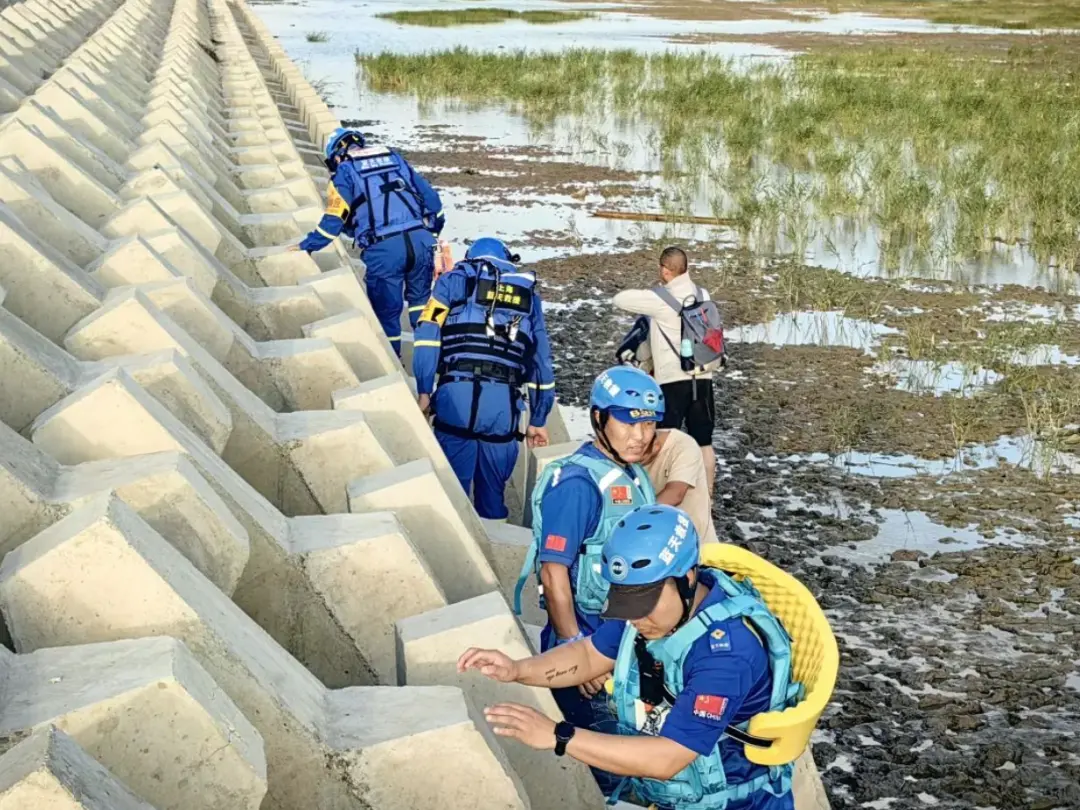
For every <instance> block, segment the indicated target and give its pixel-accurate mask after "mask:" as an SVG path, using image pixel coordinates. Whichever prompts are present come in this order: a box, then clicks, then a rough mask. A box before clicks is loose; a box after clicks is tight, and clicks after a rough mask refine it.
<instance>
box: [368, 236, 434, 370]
mask: <svg viewBox="0 0 1080 810" xmlns="http://www.w3.org/2000/svg"><path fill="white" fill-rule="evenodd" d="M434 248H435V237H434V236H433V235H432V233H431V231H427V230H423V229H421V230H417V231H410V232H409V233H403V234H399V235H397V236H391V237H388V238H386V239H384V240H382V241H381V242H376V243H375V244H374V245H372V246H371V247H369V248H367V249H366V250H364V252H363V254H362V257H363V259H364V265H365V266H366V267H367V270H366V271H365V274H364V284H365V285H366V286H367V295H368V299H369V300H370V301H371V308H372V309H373V310H375V317H377V318H378V319H379V324H380V325H381V326H382V328H383V331H384V332H386V337H387V338H388V339H389V340H390V345H391V346H393V347H394V351H395V352H397V354H398V356H399V357H400V356H401V309H402V307H404V306H405V302H406V301H408V302H409V323H411V324H412V326H413V328H414V329H415V328H416V322H417V320H419V318H420V313H421V311H422V310H423V309H424V305H425V304H426V303H427V301H428V298H430V297H431V277H432V275H433V274H434V272H435V254H434Z"/></svg>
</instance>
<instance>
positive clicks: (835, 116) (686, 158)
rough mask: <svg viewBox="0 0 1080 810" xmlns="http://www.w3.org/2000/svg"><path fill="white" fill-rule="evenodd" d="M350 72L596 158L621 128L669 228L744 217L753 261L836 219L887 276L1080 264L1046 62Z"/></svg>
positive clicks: (480, 59)
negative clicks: (1020, 260)
mask: <svg viewBox="0 0 1080 810" xmlns="http://www.w3.org/2000/svg"><path fill="white" fill-rule="evenodd" d="M357 59H358V61H359V62H360V64H361V65H362V68H363V72H364V75H365V76H366V80H367V82H368V83H369V85H370V87H371V88H372V89H373V90H375V91H377V92H390V93H407V94H415V95H416V96H418V97H419V98H420V99H421V100H425V99H426V100H434V99H437V98H452V99H456V100H458V101H460V102H462V103H465V104H474V105H491V104H493V103H504V104H507V105H509V106H510V107H511V108H512V109H513V110H514V111H515V112H517V113H519V114H521V115H523V116H524V117H525V118H526V119H527V120H528V121H529V122H530V123H531V124H532V125H533V126H534V127H535V128H536V129H537V130H543V129H545V128H551V127H554V126H555V125H556V124H557V123H558V122H560V121H565V120H566V119H567V118H568V117H573V118H575V119H578V120H579V121H581V122H583V123H584V124H585V126H584V127H583V128H582V130H581V131H582V132H583V138H589V139H591V140H592V141H593V144H594V145H595V146H598V147H601V148H603V147H605V146H609V143H608V142H609V140H611V135H610V134H609V133H610V130H611V129H612V122H614V129H615V130H617V131H623V132H626V131H634V132H637V133H639V137H640V138H641V139H643V140H644V141H646V142H647V144H648V146H649V148H650V149H651V150H652V152H653V154H654V156H655V159H656V161H657V162H658V165H659V167H660V170H661V172H662V176H663V179H664V187H663V193H662V196H663V199H664V205H665V207H666V209H667V210H668V211H669V212H671V213H672V214H680V215H682V214H686V213H690V212H691V209H695V212H696V213H711V214H712V215H714V216H717V217H721V218H731V219H734V220H735V221H736V222H737V223H738V225H739V228H740V230H741V231H742V232H743V233H744V234H745V235H746V236H747V237H749V238H753V239H754V240H755V241H754V243H755V246H756V247H759V248H762V247H765V248H768V247H769V246H770V245H769V244H766V243H768V242H772V243H774V245H775V242H776V241H777V239H779V240H780V241H781V242H782V243H783V245H784V246H785V247H786V249H787V250H789V251H790V252H791V253H794V254H801V253H802V251H803V250H804V249H805V247H806V246H807V245H808V244H810V243H812V242H813V241H814V240H815V239H817V238H818V237H819V236H820V235H821V234H822V233H823V232H824V229H823V225H824V224H830V225H835V221H836V220H837V218H842V219H843V220H845V221H846V222H849V223H850V225H851V227H856V228H859V227H861V228H873V229H874V230H875V231H876V233H877V234H878V242H879V246H880V249H881V261H882V263H883V264H884V265H886V266H887V267H897V268H898V267H899V266H901V265H902V264H904V263H909V262H911V261H923V262H936V263H938V264H941V265H947V264H949V263H951V262H959V261H963V260H965V259H967V258H970V257H973V256H979V255H985V254H988V253H990V252H992V251H995V250H1000V249H1002V247H1003V246H1004V247H1013V248H1016V247H1018V248H1020V249H1021V250H1024V251H1028V252H1030V254H1031V255H1033V256H1034V257H1035V258H1036V260H1037V261H1038V262H1040V264H1042V265H1044V266H1046V267H1049V268H1066V269H1075V267H1076V265H1077V261H1078V258H1080V239H1078V236H1080V138H1078V137H1077V133H1078V132H1080V105H1078V104H1077V103H1076V98H1077V80H1078V79H1080V63H1077V62H1076V61H1075V60H1074V59H1072V58H1071V57H1070V56H1069V55H1068V54H1067V53H1065V52H1059V51H1058V50H1057V49H1055V48H1054V47H1038V48H1027V49H1012V50H1010V51H1009V52H1008V54H1007V57H1006V58H1004V59H990V58H982V57H978V56H977V55H970V54H969V55H966V56H964V57H962V58H960V57H957V56H956V55H953V54H950V53H948V52H916V51H911V50H894V49H891V48H878V47H873V46H866V47H862V48H859V49H857V50H846V51H836V52H828V53H813V54H807V55H803V56H799V57H796V58H794V59H792V60H791V61H790V62H765V63H757V64H754V65H753V66H750V67H748V68H747V67H746V66H745V65H737V64H735V63H732V62H730V61H728V60H725V59H722V58H719V57H716V56H712V55H709V54H706V53H666V54H660V55H647V54H640V53H636V52H630V51H600V50H586V49H576V50H575V49H571V50H565V51H561V52H557V53H547V54H538V53H527V52H524V51H518V52H509V53H508V52H500V53H477V52H473V51H470V50H467V49H465V48H460V47H459V48H455V49H451V50H445V51H441V52H437V53H429V54H397V53H383V54H378V55H373V56H362V55H358V56H357ZM617 148H618V147H616V146H612V149H614V150H616V151H617ZM623 148H624V149H626V148H627V147H625V145H624V147H623ZM703 207H706V208H708V209H710V210H707V211H702V210H701V209H702V208H703Z"/></svg>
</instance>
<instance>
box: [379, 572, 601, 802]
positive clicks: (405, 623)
mask: <svg viewBox="0 0 1080 810" xmlns="http://www.w3.org/2000/svg"><path fill="white" fill-rule="evenodd" d="M397 641H398V674H399V678H400V679H401V683H402V684H403V685H404V684H408V685H410V686H427V685H433V684H444V685H448V686H458V687H460V688H461V689H462V690H464V691H465V694H466V695H468V696H469V698H470V699H471V700H472V702H473V703H475V704H476V705H478V706H489V705H491V704H493V703H500V702H512V703H520V704H522V705H525V706H530V707H532V708H534V709H536V710H537V711H539V712H542V713H543V714H546V715H547V716H548V717H551V718H553V719H561V718H562V714H561V713H560V712H559V708H558V706H557V705H556V704H555V699H554V698H553V697H552V696H551V691H550V690H548V689H540V688H537V687H532V686H523V685H521V684H504V683H496V682H495V681H492V680H490V679H488V678H483V677H480V676H478V675H477V674H476V673H474V672H466V673H459V672H458V671H457V660H458V657H459V656H460V655H461V653H462V652H463V651H464V650H466V649H468V648H469V647H473V646H476V647H494V648H496V649H499V650H502V651H503V652H505V653H506V654H507V655H509V656H510V657H511V658H526V657H528V656H530V655H533V654H534V652H535V651H534V650H533V649H532V648H531V647H530V645H529V642H528V640H527V638H526V637H525V634H524V632H523V630H522V628H521V625H520V624H519V623H518V621H517V619H515V618H514V616H513V614H512V613H511V612H510V608H509V607H508V605H507V604H506V602H505V600H504V599H503V598H502V596H501V595H500V594H498V593H489V594H485V595H483V596H477V597H475V598H473V599H469V600H466V601H464V602H458V603H457V604H453V605H448V606H447V607H444V608H440V609H438V610H434V611H431V612H430V613H424V614H421V615H419V616H413V617H412V618H408V619H402V620H400V621H399V622H398V623H397ZM504 751H505V753H506V756H507V758H508V759H509V760H510V764H511V765H512V766H513V768H514V771H515V772H516V773H517V774H518V776H519V777H520V778H521V781H522V783H523V784H524V786H525V790H526V792H527V793H528V795H529V800H530V803H531V805H532V807H533V808H535V809H536V810H540V808H547V810H556V809H557V808H587V807H600V806H601V805H602V804H603V801H604V799H603V796H602V795H601V794H600V791H599V789H598V788H597V786H596V782H595V780H594V779H593V777H592V774H591V773H590V772H589V769H588V768H587V767H585V766H584V765H582V764H581V763H579V762H577V761H576V760H574V759H571V758H567V757H553V756H551V752H550V751H536V750H534V749H532V748H529V747H528V746H524V745H521V744H519V743H517V742H516V741H514V740H509V741H507V742H506V744H505V745H504Z"/></svg>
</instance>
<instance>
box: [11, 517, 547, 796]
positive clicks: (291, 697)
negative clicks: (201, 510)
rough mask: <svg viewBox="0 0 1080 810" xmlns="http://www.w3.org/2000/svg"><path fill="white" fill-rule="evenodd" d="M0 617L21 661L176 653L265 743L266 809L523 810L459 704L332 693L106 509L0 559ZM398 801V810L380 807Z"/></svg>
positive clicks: (426, 697) (183, 564) (433, 696)
mask: <svg viewBox="0 0 1080 810" xmlns="http://www.w3.org/2000/svg"><path fill="white" fill-rule="evenodd" d="M61 572H63V574H62V575H61ZM118 581H122V582H124V583H125V586H124V587H122V588H119V587H116V585H115V583H116V582H118ZM58 589H62V590H63V594H64V597H63V598H58V593H57V590H58ZM89 604H92V605H93V606H94V608H93V610H92V611H87V610H85V608H84V606H85V605H89ZM0 607H2V608H3V610H4V614H5V616H7V617H8V622H9V626H10V629H11V635H12V638H13V640H14V642H15V645H16V648H17V649H19V650H33V649H37V648H40V647H43V646H46V645H56V644H72V643H85V642H87V641H93V640H115V639H121V638H127V637H132V636H146V635H169V636H173V637H175V638H179V639H181V640H182V641H183V642H184V643H185V644H186V645H187V647H188V648H189V649H190V650H191V651H192V653H193V654H194V656H195V658H196V659H197V660H198V661H199V663H200V664H201V665H202V666H203V667H204V668H205V669H206V671H207V672H208V673H209V674H210V676H211V677H213V679H214V681H216V683H217V684H218V685H219V686H220V687H221V689H222V690H223V691H224V692H225V693H226V694H227V695H228V696H229V697H230V698H231V699H232V700H233V701H235V703H236V705H237V706H238V707H239V709H240V710H241V711H242V712H243V713H244V715H245V716H247V717H249V718H251V719H252V721H253V722H254V724H255V726H256V728H257V729H258V730H259V732H260V733H261V734H262V735H263V738H264V742H265V746H266V752H267V763H268V795H267V800H266V804H264V807H268V808H274V809H275V810H277V809H278V808H280V810H286V808H288V809H289V810H291V808H295V807H304V806H315V807H320V808H335V810H337V809H338V808H340V809H341V810H360V809H361V808H367V807H373V806H378V807H383V806H392V807H422V808H432V810H434V808H436V807H447V806H449V807H462V808H464V807H466V806H467V805H466V801H465V798H466V797H471V798H470V800H471V801H473V802H475V797H476V796H477V795H483V794H482V791H481V793H480V794H478V793H477V792H476V791H477V790H478V787H477V786H480V788H483V789H488V790H489V791H490V795H491V796H492V797H493V800H492V803H491V806H494V807H508V808H509V807H515V808H517V807H522V808H524V807H527V806H528V805H527V803H526V800H524V799H523V798H522V796H521V794H520V792H519V790H518V787H519V786H518V783H517V781H516V779H515V778H514V776H513V774H512V772H510V771H509V769H508V768H507V767H506V765H505V759H504V758H503V756H502V754H501V753H500V752H499V751H498V749H497V746H496V745H494V744H493V739H492V737H491V735H490V732H488V731H487V729H486V726H485V724H484V722H483V719H482V718H479V717H478V716H477V715H476V714H475V710H472V709H471V707H469V706H468V704H467V702H466V701H465V698H464V696H463V695H462V693H461V692H460V690H455V689H439V690H414V689H407V688H400V687H390V688H382V687H369V688H359V689H345V690H339V691H335V692H327V690H326V689H325V688H324V687H323V686H322V684H320V683H319V682H318V681H317V680H316V679H315V678H314V676H312V675H311V673H310V672H308V671H307V670H306V669H305V668H304V667H303V666H302V665H300V664H299V663H298V662H297V661H296V660H295V659H293V658H291V657H290V656H288V655H287V654H286V653H285V652H284V651H283V650H282V649H281V648H280V647H278V646H277V644H275V643H274V641H273V640H272V639H271V638H270V637H269V636H267V635H266V634H265V633H264V632H263V631H262V630H261V629H260V628H259V627H258V626H257V625H255V624H254V622H252V621H251V619H250V618H248V617H247V616H245V615H244V614H243V613H241V612H240V611H239V609H238V608H237V607H236V606H235V605H234V604H233V603H232V602H231V601H230V600H229V599H228V598H227V597H226V596H224V595H223V594H222V593H221V592H220V591H218V590H217V589H216V588H214V587H213V585H212V584H211V583H209V582H208V581H207V580H206V579H205V578H203V577H202V576H201V575H199V574H198V572H196V571H195V569H194V568H193V567H192V566H191V565H190V564H189V563H188V562H187V561H186V560H184V559H183V557H181V556H180V555H179V553H178V552H176V551H175V549H173V548H172V547H171V546H170V545H169V544H168V543H167V542H165V541H164V540H163V539H162V538H161V537H160V536H159V535H158V534H157V533H156V532H154V531H153V530H152V529H151V528H150V527H149V526H148V525H147V524H146V523H145V522H144V521H142V520H141V519H140V518H139V517H138V516H137V515H135V514H134V513H133V512H132V511H131V510H130V509H128V508H127V507H126V506H124V505H123V504H122V503H120V502H119V501H118V500H117V499H115V498H110V499H100V500H98V501H95V502H94V503H91V504H88V505H86V506H84V507H83V508H82V509H80V510H78V511H76V512H73V513H72V514H71V515H69V516H68V517H67V518H65V519H64V520H63V521H60V522H59V523H57V524H56V525H54V526H52V527H50V528H49V529H47V530H46V531H44V532H42V533H41V534H39V535H38V536H37V537H35V538H33V539H32V540H30V541H29V542H27V543H25V544H24V545H23V546H22V547H21V548H19V549H18V550H17V551H15V552H13V553H11V554H9V555H8V557H7V558H6V559H5V561H4V563H3V565H2V566H0ZM446 751H454V754H455V755H454V757H447V756H445V753H446ZM453 773H459V774H461V776H460V777H458V778H457V779H454V778H451V777H452V774H453ZM426 774H432V775H434V776H435V777H436V778H431V777H430V776H427V775H426ZM466 777H467V779H466ZM395 795H397V796H401V797H403V798H402V801H404V802H407V803H402V804H390V805H387V804H386V801H391V799H390V798H389V797H392V796H395ZM384 798H385V801H384V800H383V799H384ZM221 806H231V805H229V804H228V803H223V804H222V805H221Z"/></svg>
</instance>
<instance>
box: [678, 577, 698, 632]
mask: <svg viewBox="0 0 1080 810" xmlns="http://www.w3.org/2000/svg"><path fill="white" fill-rule="evenodd" d="M693 570H694V569H693V568H691V569H690V571H693ZM690 571H687V572H686V573H685V574H683V575H682V576H681V577H672V579H674V580H675V587H676V588H678V589H679V599H680V600H682V618H681V619H680V620H679V623H678V624H677V625H675V629H678V628H680V627H682V626H683V625H684V624H686V623H687V622H688V621H689V620H690V611H691V610H693V608H694V597H695V596H696V595H697V584H696V583H695V584H693V585H691V584H690Z"/></svg>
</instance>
